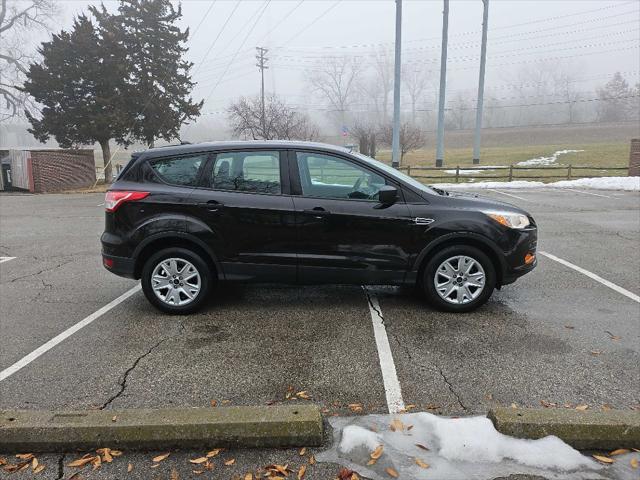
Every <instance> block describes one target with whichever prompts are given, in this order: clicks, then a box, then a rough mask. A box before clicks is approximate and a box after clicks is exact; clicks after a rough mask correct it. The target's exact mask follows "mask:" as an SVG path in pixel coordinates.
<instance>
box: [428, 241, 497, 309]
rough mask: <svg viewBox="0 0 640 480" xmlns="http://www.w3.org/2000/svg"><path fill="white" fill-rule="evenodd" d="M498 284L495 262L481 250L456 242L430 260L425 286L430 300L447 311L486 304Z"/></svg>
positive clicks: (473, 307) (474, 307)
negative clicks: (456, 243)
mask: <svg viewBox="0 0 640 480" xmlns="http://www.w3.org/2000/svg"><path fill="white" fill-rule="evenodd" d="M495 285H496V272H495V268H494V266H493V263H492V262H491V260H490V259H489V257H487V255H486V254H485V253H484V252H482V251H481V250H479V249H477V248H474V247H470V246H466V245H455V246H452V247H447V248H444V249H443V250H440V251H439V252H437V253H436V254H435V255H434V256H433V257H432V258H431V259H430V260H429V262H428V263H427V265H426V267H425V269H424V275H423V278H422V286H423V289H424V291H425V294H426V296H427V300H428V301H429V303H431V304H432V305H433V306H435V307H436V308H438V309H440V310H444V311H447V312H468V311H471V310H474V309H476V308H477V307H479V306H480V305H482V304H484V303H485V302H486V301H487V300H488V299H489V297H490V296H491V294H492V293H493V290H494V288H495Z"/></svg>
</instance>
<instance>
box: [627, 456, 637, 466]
mask: <svg viewBox="0 0 640 480" xmlns="http://www.w3.org/2000/svg"><path fill="white" fill-rule="evenodd" d="M629 464H630V465H631V468H638V459H637V458H635V457H633V458H632V459H631V461H630V462H629Z"/></svg>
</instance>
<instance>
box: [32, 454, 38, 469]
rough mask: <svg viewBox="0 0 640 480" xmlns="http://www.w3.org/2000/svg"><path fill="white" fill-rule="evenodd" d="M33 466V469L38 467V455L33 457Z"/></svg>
mask: <svg viewBox="0 0 640 480" xmlns="http://www.w3.org/2000/svg"><path fill="white" fill-rule="evenodd" d="M31 468H32V469H33V470H35V469H36V468H38V459H37V458H36V457H33V458H32V459H31Z"/></svg>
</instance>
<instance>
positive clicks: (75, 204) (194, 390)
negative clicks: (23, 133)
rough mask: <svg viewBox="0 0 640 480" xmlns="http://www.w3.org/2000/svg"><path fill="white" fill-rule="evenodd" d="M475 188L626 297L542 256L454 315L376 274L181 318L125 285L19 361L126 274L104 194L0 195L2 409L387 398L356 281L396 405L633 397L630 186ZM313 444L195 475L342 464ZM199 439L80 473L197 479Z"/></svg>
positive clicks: (635, 202)
mask: <svg viewBox="0 0 640 480" xmlns="http://www.w3.org/2000/svg"><path fill="white" fill-rule="evenodd" d="M482 194H483V195H487V196H490V197H493V198H496V199H500V200H503V201H507V202H510V203H513V204H516V205H518V206H521V207H523V208H525V209H527V210H528V211H530V212H531V213H532V215H533V216H534V217H535V218H536V221H537V223H538V226H539V249H540V250H542V251H545V252H547V253H549V254H552V255H554V256H555V257H558V258H561V259H563V260H565V261H567V262H570V264H572V265H575V266H577V267H580V268H582V269H584V270H586V271H587V272H590V273H593V274H595V275H598V276H599V277H602V278H603V279H605V280H607V281H609V282H612V283H613V284H615V285H617V286H619V287H621V288H622V289H624V290H625V291H627V292H628V293H629V294H630V295H631V297H630V296H629V295H624V294H621V293H620V292H619V291H616V290H614V289H612V288H611V287H609V286H607V285H604V284H603V283H601V282H599V281H597V280H595V279H594V278H592V277H590V276H588V275H586V274H584V273H580V272H578V271H576V270H574V269H572V268H569V267H567V266H566V265H563V264H561V263H559V262H558V261H556V260H553V259H551V258H549V257H545V256H540V257H539V266H538V268H537V269H536V270H535V271H534V272H533V273H531V274H529V275H526V276H525V277H523V278H521V279H520V280H519V281H517V282H516V283H515V284H513V285H509V286H506V287H504V288H503V289H502V290H500V291H496V292H495V293H494V295H493V297H492V298H491V300H490V301H489V302H488V304H487V305H486V306H484V307H482V308H481V309H479V310H478V311H476V312H473V313H469V314H463V315H454V314H445V313H441V312H437V311H435V310H433V309H431V308H430V307H429V306H428V305H427V304H426V303H425V302H424V301H423V300H422V299H421V298H420V296H419V295H416V294H415V292H414V291H413V290H412V289H408V288H395V287H385V286H380V287H372V288H370V289H368V291H365V290H364V289H363V288H361V287H359V286H320V287H309V286H307V287H296V286H281V285H250V286H246V285H221V286H219V287H218V288H217V289H216V292H215V295H214V298H212V301H211V302H210V304H209V305H207V307H206V308H205V309H204V310H203V311H201V312H200V313H198V314H195V315H189V316H184V317H171V316H167V315H164V314H161V313H159V312H157V311H156V310H154V309H153V308H152V307H151V306H150V305H149V304H148V303H147V301H146V300H145V299H144V297H143V295H142V293H141V292H136V293H134V294H133V295H131V296H130V297H129V298H128V299H126V300H125V301H122V302H121V303H119V304H118V305H116V306H115V307H113V308H111V309H110V310H109V311H108V312H107V313H105V314H104V315H102V316H99V317H98V318H97V319H95V320H94V321H92V322H91V323H89V324H87V325H86V326H84V328H81V329H79V330H77V331H76V332H74V333H73V334H72V335H70V336H68V338H66V339H64V340H63V341H60V342H59V343H56V344H55V345H54V346H52V347H51V348H50V349H49V350H48V351H46V352H45V353H43V354H42V355H41V356H38V357H37V358H35V359H33V360H31V361H28V362H27V361H26V360H25V358H28V356H29V355H30V354H32V353H33V352H34V351H36V349H37V348H38V347H40V346H41V345H43V344H45V343H46V342H49V341H51V339H53V338H54V337H56V335H58V334H60V333H61V332H64V331H65V330H67V329H68V328H70V327H72V326H73V325H76V324H77V323H78V322H79V321H81V320H83V319H85V318H87V317H88V316H90V315H91V314H93V313H94V312H96V311H98V310H99V309H101V308H102V307H104V306H105V305H107V304H109V303H110V302H112V301H113V300H114V299H116V298H117V297H119V296H120V295H122V294H123V293H125V292H127V291H129V290H130V289H131V288H133V287H135V286H136V284H137V282H134V281H131V280H127V279H123V278H119V277H116V276H114V275H112V274H110V273H109V272H107V271H106V270H104V269H103V268H102V266H101V263H100V245H99V236H100V233H101V231H102V228H103V222H104V220H103V209H104V207H103V206H102V203H103V201H104V199H103V196H102V195H98V194H73V195H2V196H0V257H15V258H13V259H11V260H5V261H2V259H0V262H2V263H0V337H1V340H0V342H1V343H0V372H1V371H6V369H9V368H11V367H12V366H13V365H15V364H16V362H22V364H24V365H23V366H22V368H20V369H19V370H17V371H15V372H13V373H11V374H10V375H9V376H7V377H6V378H4V379H2V380H0V409H122V408H137V407H146V408H153V407H206V406H211V405H212V404H213V405H216V407H211V408H218V407H222V406H224V405H265V404H269V405H272V404H279V403H287V402H301V403H306V402H314V403H316V404H318V405H319V406H320V407H321V408H322V409H323V414H324V415H325V417H329V416H331V415H357V414H366V413H386V412H388V410H389V404H388V395H387V394H388V390H389V388H388V387H389V384H388V378H387V376H388V375H389V373H388V368H386V367H388V366H385V365H384V364H381V360H380V353H379V348H378V346H377V343H376V339H375V332H374V328H373V324H372V310H371V309H370V304H369V299H368V298H367V293H368V295H369V296H372V297H373V298H374V299H375V300H376V301H377V302H378V304H379V310H380V312H379V313H380V314H381V316H382V318H383V324H384V329H385V330H386V335H387V337H388V344H389V346H390V350H391V353H392V355H393V364H394V365H393V366H394V367H395V374H396V376H397V378H396V379H395V380H396V381H397V384H398V386H399V388H400V389H401V396H402V401H403V403H404V405H405V407H406V408H407V409H408V410H410V411H417V410H426V411H430V412H432V413H437V414H442V415H471V414H482V415H484V414H485V413H486V412H487V410H488V409H489V408H491V407H492V406H496V405H503V406H504V405H506V406H508V405H511V404H512V403H515V404H517V405H518V406H534V407H540V406H541V403H542V404H545V405H553V404H555V406H556V407H557V408H574V407H575V406H577V405H588V406H589V408H593V409H599V408H602V407H603V406H604V407H605V408H607V407H611V408H620V409H630V408H634V409H638V408H640V387H639V385H640V369H638V365H640V342H639V340H640V322H639V319H640V303H638V302H637V301H635V300H634V299H633V298H632V296H633V295H639V294H640V255H639V250H638V246H639V245H640V195H639V194H638V193H637V192H611V191H595V190H594V191H592V190H588V191H587V190H583V191H582V192H580V191H558V190H552V189H546V190H535V191H530V190H526V191H525V190H522V191H518V190H515V191H514V190H504V191H486V192H482ZM383 363H384V362H383ZM22 364H21V365H22ZM385 386H386V387H387V388H386V390H385ZM299 392H304V393H303V394H301V395H296V394H297V393H299ZM292 397H293V399H291V398H292ZM328 438H330V435H329V434H328ZM212 447H214V446H212ZM301 447H303V446H301ZM317 451H318V450H317V449H316V450H315V451H314V450H309V451H307V452H305V455H302V456H301V455H299V453H300V452H299V451H298V449H288V450H249V451H230V452H224V455H222V454H221V456H223V457H224V458H223V459H221V460H219V461H217V462H215V463H216V466H215V467H214V470H212V471H210V472H209V471H207V472H206V474H203V476H204V478H233V476H234V475H237V476H240V478H244V476H245V474H246V473H248V472H255V471H256V470H257V469H260V468H262V467H264V466H266V465H268V464H271V463H278V464H283V465H284V464H287V463H288V464H289V465H290V467H291V468H292V469H293V470H295V471H296V472H297V471H298V469H299V468H300V466H302V465H303V464H306V465H307V470H306V476H305V478H309V479H315V478H317V479H327V478H334V477H335V476H336V475H337V473H338V471H339V469H340V467H339V466H337V465H331V464H318V463H316V464H314V465H310V464H309V455H310V454H313V453H314V452H317ZM201 454H202V452H181V453H180V452H177V453H173V454H172V455H171V456H170V457H169V458H167V459H166V460H164V461H163V462H160V465H159V466H158V467H156V468H151V467H152V466H153V462H152V461H151V458H152V457H153V456H154V453H153V452H149V453H127V452H125V454H124V455H123V456H122V457H119V458H117V459H116V460H115V461H114V462H113V464H109V465H104V466H103V467H102V468H100V469H99V470H96V471H94V472H89V471H88V470H86V469H85V470H86V471H83V473H82V477H83V478H87V479H89V478H101V479H102V478H105V479H111V478H124V477H125V476H126V478H170V476H171V474H172V473H171V472H172V470H174V469H175V470H176V472H177V474H178V475H179V478H190V477H192V476H193V477H194V478H203V477H201V476H199V475H197V474H195V473H193V470H197V468H194V466H193V465H192V464H190V463H189V462H188V459H189V458H195V457H197V456H200V455H201ZM80 456H81V455H79V454H75V453H68V454H66V456H65V457H64V459H63V457H62V456H60V455H43V456H40V457H39V459H40V461H41V462H44V464H45V465H46V468H45V470H44V471H42V472H41V473H40V474H38V478H43V479H44V478H51V479H54V478H69V477H70V476H71V475H72V474H73V473H74V472H76V469H73V468H70V467H65V468H59V467H60V465H64V464H67V463H68V462H70V461H71V460H72V459H74V458H79V457H80ZM230 459H235V462H234V463H233V464H231V465H228V466H225V465H224V463H223V461H222V460H230ZM61 462H62V463H61ZM129 464H131V465H132V470H131V472H127V468H128V465H129ZM25 475H26V476H25ZM28 475H29V474H25V473H16V474H6V473H4V472H1V473H0V478H5V477H6V478H30V477H29V476H28Z"/></svg>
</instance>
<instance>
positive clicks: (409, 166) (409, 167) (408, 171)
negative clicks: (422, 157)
mask: <svg viewBox="0 0 640 480" xmlns="http://www.w3.org/2000/svg"><path fill="white" fill-rule="evenodd" d="M407 175H409V176H411V165H407Z"/></svg>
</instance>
